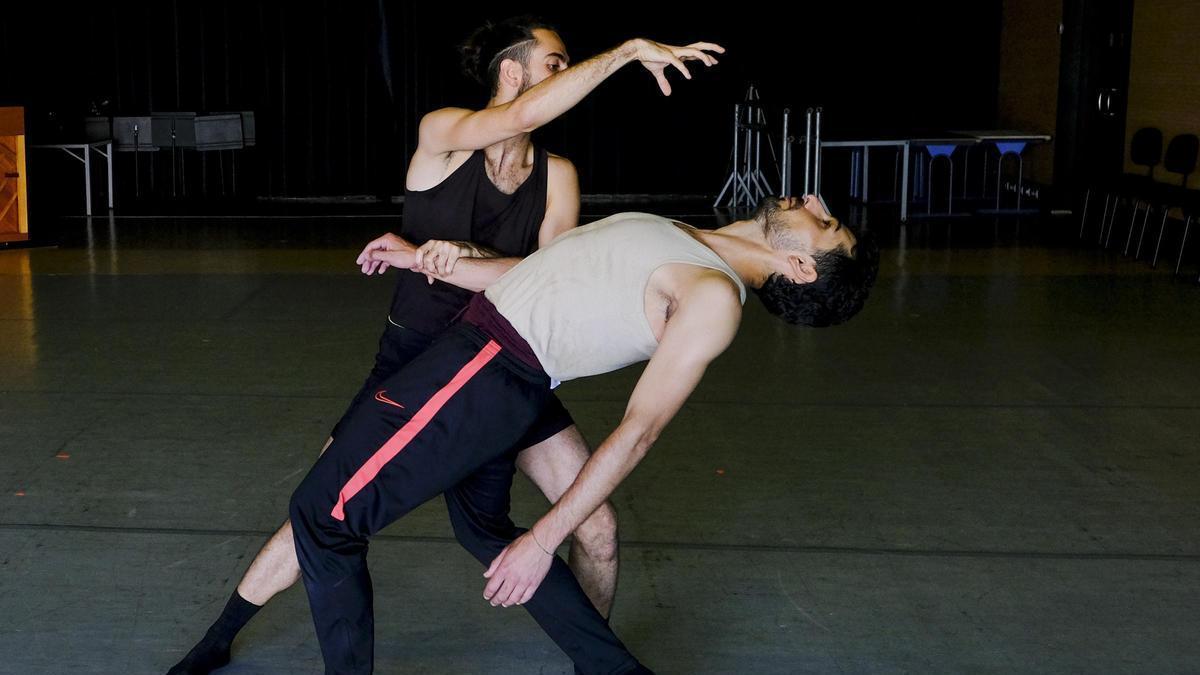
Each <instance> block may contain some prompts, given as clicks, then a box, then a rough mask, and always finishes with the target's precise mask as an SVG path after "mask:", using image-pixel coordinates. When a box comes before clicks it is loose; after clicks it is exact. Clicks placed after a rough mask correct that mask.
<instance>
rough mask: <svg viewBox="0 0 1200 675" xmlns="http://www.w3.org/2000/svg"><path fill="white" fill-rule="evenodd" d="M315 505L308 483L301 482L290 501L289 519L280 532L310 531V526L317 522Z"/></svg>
mask: <svg viewBox="0 0 1200 675" xmlns="http://www.w3.org/2000/svg"><path fill="white" fill-rule="evenodd" d="M315 503H316V499H314V498H313V495H312V490H311V489H310V488H309V487H308V481H307V480H305V481H301V482H300V485H299V486H297V487H296V490H295V491H294V492H292V498H291V499H290V500H288V519H287V521H286V522H284V524H283V527H282V528H280V530H281V531H282V530H284V529H286V530H288V531H289V533H290V532H292V531H293V530H294V531H295V532H301V533H303V532H307V531H309V529H310V527H309V526H310V525H311V524H312V523H314V522H315V511H314V505H315Z"/></svg>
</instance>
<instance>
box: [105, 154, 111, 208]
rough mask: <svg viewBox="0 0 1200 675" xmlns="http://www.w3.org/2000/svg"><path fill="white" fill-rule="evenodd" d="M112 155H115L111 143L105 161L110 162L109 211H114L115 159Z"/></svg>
mask: <svg viewBox="0 0 1200 675" xmlns="http://www.w3.org/2000/svg"><path fill="white" fill-rule="evenodd" d="M112 155H113V153H112V143H111V142H110V143H109V144H108V154H106V155H105V156H104V157H105V159H107V160H108V208H109V210H112V207H113V170H112V160H113V157H112Z"/></svg>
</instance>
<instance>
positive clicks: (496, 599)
mask: <svg viewBox="0 0 1200 675" xmlns="http://www.w3.org/2000/svg"><path fill="white" fill-rule="evenodd" d="M715 274H719V273H714V275H705V276H702V277H700V278H699V279H698V281H697V282H695V283H694V284H693V285H692V287H691V288H690V289H688V293H687V295H686V296H685V297H683V298H681V299H680V301H679V309H678V310H676V313H675V315H674V316H672V317H671V319H670V321H668V322H667V328H666V331H665V332H664V334H663V338H662V340H661V342H660V343H659V346H658V349H657V350H656V351H655V353H654V357H653V358H651V359H650V363H649V364H648V365H647V366H646V370H645V371H644V372H643V373H642V377H641V379H639V380H638V383H637V386H636V387H635V388H634V390H633V395H632V396H631V397H630V399H629V405H628V407H627V408H626V411H625V417H624V419H623V420H622V421H621V423H620V424H619V425H618V426H617V428H616V430H615V431H613V432H612V434H610V435H609V437H608V438H607V439H605V440H604V442H603V443H601V444H600V447H599V448H597V449H596V452H595V453H593V454H592V456H591V458H590V459H588V461H587V463H586V464H585V465H584V467H583V470H582V471H580V473H579V476H578V477H577V478H576V479H575V482H574V483H573V484H572V485H571V487H570V488H568V489H567V491H566V493H565V494H563V496H562V498H561V499H559V500H558V502H557V503H555V505H554V507H553V508H551V509H550V511H549V512H548V513H547V514H546V515H545V516H543V517H542V518H541V519H540V520H538V522H537V523H536V524H535V525H534V526H533V528H532V529H531V530H530V533H529V534H526V535H524V536H522V537H521V538H519V539H517V540H516V541H514V542H513V543H512V544H510V545H509V546H508V547H507V548H506V549H505V550H504V552H502V553H501V554H500V555H499V556H498V557H497V558H496V560H495V561H493V563H492V565H491V567H490V568H489V569H488V572H487V573H486V574H485V575H484V576H486V577H488V578H489V579H490V581H489V582H488V584H487V588H486V589H485V590H484V597H485V598H487V599H490V600H491V602H492V604H493V605H497V604H502V605H505V606H508V605H511V604H522V603H524V602H526V601H527V600H528V599H529V598H531V597H533V593H534V591H536V590H537V586H538V585H539V584H540V583H541V580H542V578H543V577H544V575H545V571H546V570H549V566H550V559H549V557H548V556H547V555H546V554H547V553H548V552H552V551H553V550H554V549H555V548H556V547H557V546H558V545H559V544H561V543H562V541H563V540H564V539H566V537H567V535H568V534H570V533H571V532H573V531H574V530H575V528H577V527H578V526H579V524H580V523H582V522H583V521H584V520H586V519H587V517H588V516H589V515H591V513H592V512H593V511H595V510H596V508H597V507H598V506H600V504H602V503H604V500H606V499H608V496H609V495H610V494H612V492H613V490H615V489H616V487H617V485H619V484H620V483H621V481H622V480H624V479H625V477H626V476H628V475H629V473H630V472H631V471H632V470H633V468H634V467H635V466H637V464H638V462H640V461H641V460H642V458H644V457H645V456H646V453H647V452H648V451H649V450H650V448H651V446H653V445H654V442H655V441H656V440H657V439H658V435H659V434H660V433H661V432H662V430H663V428H664V427H666V425H667V423H668V422H670V421H671V419H672V418H673V417H674V416H675V414H676V413H677V412H679V409H680V408H681V407H682V406H683V403H684V401H686V400H687V398H688V396H690V395H691V393H692V391H693V390H694V389H695V388H696V385H697V384H698V383H699V382H700V378H701V376H703V374H704V371H705V369H706V368H707V367H708V364H709V363H710V362H712V360H713V359H714V358H716V357H717V355H719V354H720V353H721V352H723V351H724V350H725V348H726V347H728V346H729V344H730V342H732V340H733V337H734V334H735V333H736V332H737V327H738V324H739V322H740V319H741V305H740V303H739V299H738V295H737V291H736V290H735V289H734V288H733V287H732V285H731V284H730V283H729V281H728V279H725V278H724V276H723V275H721V276H720V277H717V276H715ZM543 567H544V569H543Z"/></svg>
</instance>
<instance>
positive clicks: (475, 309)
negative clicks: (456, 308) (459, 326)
mask: <svg viewBox="0 0 1200 675" xmlns="http://www.w3.org/2000/svg"><path fill="white" fill-rule="evenodd" d="M462 320H463V321H466V322H467V323H469V324H471V325H473V326H475V327H476V328H478V329H479V330H481V331H483V332H484V333H487V334H488V335H489V336H491V338H492V339H493V340H495V341H496V342H497V343H498V344H499V345H500V347H501V348H502V349H504V351H506V352H508V353H509V355H511V356H512V357H514V358H516V359H517V360H519V361H520V362H521V363H524V364H525V365H527V366H529V367H530V368H533V369H535V370H537V371H538V372H539V373H544V372H546V369H545V368H542V364H541V363H540V362H539V361H538V359H537V355H535V354H534V353H533V349H532V348H531V347H530V346H529V343H528V342H526V341H525V338H523V337H521V334H520V333H518V332H517V329H516V328H513V326H512V324H511V323H509V322H508V319H506V318H504V315H503V314H501V313H500V311H499V310H498V309H496V306H495V305H493V304H492V301H491V300H488V299H487V298H486V297H484V295H483V293H476V294H475V297H473V298H471V302H470V303H469V304H468V305H467V308H466V310H464V311H463V315H462Z"/></svg>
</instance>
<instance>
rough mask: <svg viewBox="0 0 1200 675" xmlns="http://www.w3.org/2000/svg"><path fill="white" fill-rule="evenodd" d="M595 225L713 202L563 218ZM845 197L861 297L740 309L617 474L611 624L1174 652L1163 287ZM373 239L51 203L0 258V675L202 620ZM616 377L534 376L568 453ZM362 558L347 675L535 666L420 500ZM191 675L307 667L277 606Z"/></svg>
mask: <svg viewBox="0 0 1200 675" xmlns="http://www.w3.org/2000/svg"><path fill="white" fill-rule="evenodd" d="M614 210H648V211H654V212H660V213H664V215H672V216H675V217H679V218H681V219H683V220H686V221H689V222H694V223H695V224H698V225H704V226H712V225H715V224H716V223H717V222H718V219H717V218H715V217H714V216H713V215H712V213H711V212H705V211H704V210H702V209H698V208H695V207H680V206H678V205H654V204H638V205H622V206H620V207H606V206H603V205H592V206H589V207H587V208H586V214H587V215H585V218H584V220H590V219H594V218H596V217H599V216H601V215H604V214H606V213H609V212H612V211H614ZM696 214H700V215H696ZM869 215H871V217H872V219H870V220H868V227H869V228H870V229H873V230H875V231H876V232H877V233H878V234H879V236H880V237H881V239H882V240H883V241H884V243H885V246H886V247H885V250H884V255H883V268H882V270H881V274H880V280H879V283H878V285H877V287H876V290H875V292H874V295H873V297H872V300H871V302H870V303H869V305H868V306H867V308H866V310H865V311H864V312H863V314H862V315H861V316H860V317H858V318H857V319H856V320H854V321H853V322H851V323H850V324H848V325H846V326H843V327H839V328H834V329H827V330H793V329H789V328H787V327H785V326H783V325H780V324H777V323H775V322H774V321H773V320H772V319H771V318H770V317H768V316H767V315H766V313H765V312H764V311H763V310H762V308H761V306H760V305H759V304H758V303H757V301H756V300H754V299H751V300H749V301H748V303H747V312H746V321H745V323H744V325H743V327H742V330H741V333H740V334H739V336H738V338H737V340H736V342H735V344H734V346H733V347H732V348H731V350H730V351H729V352H728V353H727V354H725V355H724V356H723V357H722V358H721V359H720V360H719V361H718V362H717V363H716V364H714V365H713V367H712V368H711V369H710V371H709V374H708V376H707V377H706V379H705V380H704V382H703V383H702V385H701V387H700V389H699V390H698V391H697V392H696V394H695V395H694V396H693V398H692V399H691V401H690V402H689V403H688V404H687V405H686V407H685V408H684V409H683V411H682V412H681V414H680V416H679V417H678V418H677V419H676V421H675V422H674V423H673V424H672V425H671V426H670V427H669V428H668V430H667V432H666V433H665V434H664V435H663V437H662V439H661V441H660V442H659V444H658V445H657V446H656V447H655V448H654V450H653V451H652V452H651V453H650V455H649V457H648V458H647V459H646V460H645V462H644V463H643V464H642V466H641V467H639V468H638V470H637V471H636V472H635V473H634V474H633V475H632V476H631V477H630V478H629V479H628V480H627V481H626V483H625V484H624V485H623V486H622V487H621V488H620V489H619V491H618V492H617V494H616V496H615V498H614V501H615V503H616V505H617V507H618V510H619V514H620V524H621V539H622V553H621V562H622V576H621V586H620V591H619V593H618V600H617V608H616V611H615V614H614V617H613V625H614V627H615V628H616V630H617V632H618V634H619V635H621V636H622V638H623V639H624V640H625V641H626V643H627V644H628V645H629V646H630V647H631V648H632V649H633V650H634V652H635V653H636V654H637V655H638V656H639V657H640V658H641V659H642V660H643V661H644V662H645V663H646V664H647V665H649V666H650V667H652V668H654V669H655V670H656V671H658V672H662V673H733V672H753V673H798V672H819V673H824V672H846V673H867V672H870V673H900V672H922V673H923V672H955V673H961V672H971V673H987V672H995V673H1000V672H1004V673H1017V672H1019V673H1027V672H1089V673H1091V672H1105V673H1119V672H1128V673H1148V672H1153V673H1169V672H1194V671H1195V670H1196V668H1197V664H1200V642H1198V641H1197V640H1196V639H1195V636H1196V635H1197V633H1198V632H1200V611H1198V610H1197V607H1200V546H1198V544H1197V542H1200V287H1198V286H1197V285H1196V284H1195V283H1194V282H1191V281H1185V280H1182V278H1175V277H1172V275H1171V274H1170V273H1169V272H1168V271H1167V270H1165V269H1159V270H1152V269H1150V267H1149V266H1148V265H1146V264H1144V263H1141V262H1133V261H1130V260H1127V259H1123V258H1122V257H1121V256H1120V254H1119V253H1115V252H1113V251H1104V250H1100V249H1097V248H1096V247H1095V246H1093V245H1079V244H1078V243H1077V241H1076V233H1077V225H1075V224H1072V223H1071V222H1069V221H1066V220H1063V221H1059V220H1055V219H1031V220H1024V221H1011V220H1005V221H993V220H971V219H967V220H954V221H929V222H926V223H912V224H910V225H908V226H906V227H903V228H901V227H898V226H896V225H895V224H894V222H892V221H891V220H890V219H889V218H887V216H886V214H883V215H878V214H869ZM860 218H861V216H860ZM397 223H398V220H397V218H396V217H395V216H391V215H387V214H381V213H374V214H370V213H368V214H363V215H361V216H359V217H349V216H345V215H343V216H331V215H315V214H314V215H306V214H305V213H303V212H298V213H295V214H291V215H275V216H262V217H255V218H237V219H229V218H172V219H156V218H135V219H122V218H116V219H111V220H110V219H105V218H97V219H94V220H92V221H87V220H85V219H82V218H77V219H64V220H62V221H60V222H57V223H55V224H54V225H53V226H52V227H48V229H47V232H48V234H46V235H45V236H44V237H43V240H42V243H47V241H48V240H51V239H52V240H53V241H56V242H58V243H60V246H58V247H44V248H28V249H20V250H7V251H0V345H3V348H2V349H0V374H2V375H0V376H2V380H0V654H3V658H2V659H0V672H3V673H67V672H70V673H154V672H165V670H166V669H167V668H168V667H169V666H170V665H171V664H172V663H174V662H175V661H176V660H177V659H178V658H179V657H180V656H181V655H182V654H183V653H184V652H186V651H187V649H188V648H189V647H190V646H191V645H192V643H193V642H194V641H195V640H196V639H197V638H198V637H199V636H200V635H202V634H203V632H204V630H205V629H206V628H207V627H208V625H209V623H210V622H211V621H212V620H213V619H214V618H215V616H216V614H217V613H218V612H219V611H220V609H221V607H222V606H223V604H224V602H225V600H226V598H227V597H228V596H229V594H230V593H231V592H232V590H233V588H234V587H235V585H236V583H237V580H238V578H239V577H240V575H241V574H242V572H243V571H244V570H245V568H246V566H247V565H248V563H249V560H250V558H251V557H252V556H253V554H254V552H255V551H256V550H257V549H258V547H259V546H260V545H261V544H262V542H263V540H264V538H265V537H266V535H267V534H268V533H269V532H271V531H272V530H273V529H274V528H275V527H276V526H278V524H279V523H280V522H281V521H282V519H283V517H284V513H285V505H286V502H287V499H288V496H289V494H290V492H291V490H292V489H293V487H294V486H295V484H296V483H297V482H298V481H299V479H300V478H301V476H302V475H303V473H304V472H305V471H306V470H307V468H308V467H309V465H310V464H311V462H312V460H313V459H314V457H315V455H316V453H317V451H318V450H319V449H320V446H321V443H322V442H323V441H324V439H325V437H326V435H327V432H328V430H329V427H330V426H331V425H332V423H333V422H334V421H335V420H336V419H337V418H338V417H339V416H340V415H341V412H342V410H343V407H344V405H345V404H346V403H347V402H348V401H349V398H350V396H351V395H352V394H353V393H354V391H355V390H356V388H357V386H358V385H359V383H360V382H361V379H362V378H363V377H364V376H365V374H366V372H367V370H368V369H369V366H370V364H371V362H372V356H373V354H374V348H375V342H376V340H377V338H378V334H379V332H380V330H381V329H382V327H383V324H384V317H385V312H386V307H387V304H388V300H389V298H390V294H391V283H390V281H391V280H390V279H389V278H380V277H374V278H366V277H363V276H361V275H360V274H358V273H357V268H356V267H355V266H354V264H353V260H354V257H355V255H356V254H357V252H358V248H359V247H361V245H362V244H363V243H365V241H366V240H368V239H369V238H371V237H372V236H375V235H377V234H378V233H380V232H382V231H385V230H387V229H394V228H395V227H396V226H397ZM1168 267H1169V266H1168ZM1194 277H1195V270H1194V266H1193V269H1192V271H1191V276H1190V277H1188V278H1189V279H1194ZM637 374H638V369H637V368H634V369H629V370H625V371H621V372H618V373H613V374H611V375H607V376H603V377H598V378H594V379H590V380H586V381H581V382H574V383H569V384H567V385H564V386H563V387H562V388H561V389H560V390H559V391H560V392H561V396H562V398H563V400H564V401H565V402H566V403H567V405H568V407H569V408H570V409H571V411H572V413H573V414H574V415H575V417H576V419H577V421H578V422H579V425H580V427H581V429H582V430H583V431H584V433H585V435H587V436H588V437H589V439H590V440H592V441H593V442H599V441H600V440H601V439H602V438H603V437H604V435H605V434H606V433H607V432H608V431H609V430H611V429H612V428H613V426H614V425H615V424H616V423H617V422H618V421H619V419H620V418H621V415H622V413H623V410H624V405H625V401H626V398H627V396H628V393H629V391H630V389H631V387H632V384H633V382H634V381H635V378H636V377H637ZM514 501H515V515H514V518H515V520H517V522H518V523H529V522H530V521H532V520H533V519H534V518H536V517H537V516H538V515H539V514H540V513H541V512H542V511H543V510H544V509H545V508H546V504H545V503H544V500H543V499H542V498H541V497H540V495H539V493H537V492H536V490H535V489H534V488H532V487H531V485H530V484H528V482H527V481H524V480H523V479H519V481H518V484H517V486H516V493H515V497H514ZM370 560H371V565H372V570H373V574H374V577H375V585H376V607H377V627H376V631H377V656H376V658H377V664H378V671H379V672H383V673H389V672H406V673H493V672H494V673H509V672H512V673H529V672H544V673H568V672H570V664H569V662H568V661H567V659H566V658H565V657H564V656H563V655H562V654H561V653H560V652H559V651H558V650H557V648H556V647H555V646H554V645H553V643H551V642H550V641H549V639H547V638H546V637H544V636H543V634H542V633H541V632H540V630H539V629H538V628H537V626H536V625H535V624H534V623H533V621H532V620H530V619H529V618H528V617H527V616H526V615H525V614H524V613H523V612H522V611H521V610H516V609H510V610H496V609H492V608H491V607H489V606H488V605H486V604H485V603H484V602H483V601H482V600H481V599H480V593H481V591H482V588H483V583H482V581H483V580H482V578H481V577H480V573H481V569H480V568H479V567H478V566H477V564H476V563H475V561H474V560H473V559H472V558H471V557H470V556H469V555H468V554H466V553H465V552H463V551H461V550H460V549H459V548H458V546H457V545H456V544H455V543H454V541H453V538H452V536H451V534H450V529H449V526H448V523H447V520H446V517H445V514H444V508H443V506H442V504H441V502H440V501H437V502H434V503H431V504H428V505H426V506H425V507H422V508H421V509H420V510H418V511H417V512H415V513H413V514H412V515H411V516H409V517H407V518H405V519H403V520H402V521H400V522H399V523H397V524H395V525H393V526H392V527H390V528H388V529H387V530H386V532H385V534H384V535H382V536H380V537H379V538H378V539H377V540H376V541H375V543H374V544H373V546H372V549H371V554H370ZM222 672H229V673H318V672H321V663H320V655H319V651H318V647H317V644H316V641H315V638H314V635H313V629H312V624H311V620H310V617H309V614H308V609H307V603H306V599H305V597H304V593H303V592H302V591H301V590H300V589H296V588H294V589H292V590H290V591H288V592H286V593H284V594H282V595H281V596H279V597H278V598H277V599H276V601H274V602H273V603H272V604H270V605H268V606H267V607H266V608H265V609H264V610H263V611H262V612H260V613H259V615H258V616H257V617H256V618H255V619H254V620H253V621H252V622H251V623H250V625H249V626H248V627H247V629H246V630H245V631H244V632H243V634H242V636H241V637H240V638H239V640H238V642H236V643H235V645H234V664H233V665H232V666H231V667H230V668H228V670H227V671H222Z"/></svg>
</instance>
